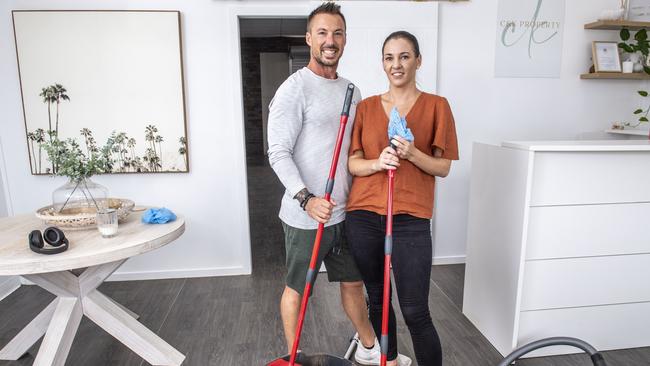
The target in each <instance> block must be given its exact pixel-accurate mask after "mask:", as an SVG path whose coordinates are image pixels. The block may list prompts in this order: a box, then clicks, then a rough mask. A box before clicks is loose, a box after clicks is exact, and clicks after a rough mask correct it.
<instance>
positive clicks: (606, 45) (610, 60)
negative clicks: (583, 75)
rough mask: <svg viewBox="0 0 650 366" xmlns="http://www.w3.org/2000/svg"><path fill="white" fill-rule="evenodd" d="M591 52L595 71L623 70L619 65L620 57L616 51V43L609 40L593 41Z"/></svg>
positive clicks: (613, 71)
mask: <svg viewBox="0 0 650 366" xmlns="http://www.w3.org/2000/svg"><path fill="white" fill-rule="evenodd" d="M591 52H592V59H593V61H594V69H595V71H596V72H611V73H617V72H618V73H620V72H623V69H622V67H621V58H620V56H619V53H618V43H616V42H610V41H593V42H592V46H591Z"/></svg>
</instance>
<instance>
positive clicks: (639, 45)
mask: <svg viewBox="0 0 650 366" xmlns="http://www.w3.org/2000/svg"><path fill="white" fill-rule="evenodd" d="M619 35H620V37H621V42H619V43H618V47H619V48H621V49H622V50H623V51H625V52H626V53H627V54H628V60H629V61H632V62H634V71H635V72H641V71H645V72H646V73H647V74H650V67H648V65H647V62H648V61H649V60H648V53H650V42H649V41H648V33H647V31H646V30H645V29H640V30H639V31H638V32H636V33H635V34H634V41H630V37H631V34H630V30H629V29H627V28H623V29H621V31H620V33H619Z"/></svg>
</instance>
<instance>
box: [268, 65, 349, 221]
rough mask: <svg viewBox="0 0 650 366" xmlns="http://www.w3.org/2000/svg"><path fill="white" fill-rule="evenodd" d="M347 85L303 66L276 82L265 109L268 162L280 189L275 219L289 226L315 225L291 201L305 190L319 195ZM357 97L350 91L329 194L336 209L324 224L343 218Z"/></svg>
mask: <svg viewBox="0 0 650 366" xmlns="http://www.w3.org/2000/svg"><path fill="white" fill-rule="evenodd" d="M348 83H349V81H348V80H347V79H344V78H342V77H340V76H339V77H338V78H337V79H334V80H332V79H326V78H323V77H321V76H318V75H316V74H315V73H314V72H312V71H311V70H309V69H308V68H306V67H305V68H302V69H300V70H298V71H297V72H295V73H294V74H292V75H291V76H290V77H289V78H288V79H287V80H286V81H285V82H284V83H282V85H281V86H280V87H279V88H278V90H277V92H276V93H275V96H274V97H273V100H272V101H271V104H270V105H269V118H268V133H267V136H268V143H269V150H268V154H269V162H270V163H271V167H272V168H273V170H274V171H275V174H277V176H278V178H280V181H281V182H282V184H283V185H284V187H285V188H286V191H285V193H284V196H283V197H282V206H281V207H280V214H279V217H280V219H281V220H282V221H283V222H285V223H286V224H287V225H289V226H293V227H296V228H299V229H316V228H317V226H318V223H317V222H316V221H315V220H314V219H312V218H311V217H309V215H307V213H306V212H305V211H304V210H303V209H302V208H300V205H299V204H298V201H296V200H295V199H293V197H294V196H295V195H296V193H298V192H299V191H300V190H301V189H303V188H305V187H306V188H307V189H308V190H309V191H310V192H311V193H313V194H315V195H316V196H319V197H323V196H324V195H325V185H326V183H327V175H328V173H329V169H330V165H331V162H332V156H333V153H334V147H335V145H336V137H337V133H338V129H339V125H340V116H341V110H342V109H343V101H344V99H345V93H346V89H347V86H348ZM360 99H361V95H360V93H359V90H358V89H355V92H354V96H353V98H352V106H351V108H350V116H349V118H348V123H347V125H346V129H345V135H344V139H343V145H342V147H341V154H340V156H339V161H338V165H337V170H336V178H335V182H334V191H333V192H332V199H333V200H334V202H336V206H335V207H334V210H333V212H332V217H331V219H330V220H329V221H328V222H327V224H326V226H329V225H334V224H337V223H339V222H341V221H343V220H344V219H345V204H346V202H347V198H348V193H349V191H350V183H351V181H352V178H351V176H350V174H349V173H348V168H347V163H348V147H349V146H350V132H351V131H352V124H353V121H354V115H355V112H356V104H357V103H358V102H359V100H360Z"/></svg>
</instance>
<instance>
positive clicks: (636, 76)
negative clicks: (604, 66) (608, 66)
mask: <svg viewBox="0 0 650 366" xmlns="http://www.w3.org/2000/svg"><path fill="white" fill-rule="evenodd" d="M580 79H622V80H650V75H648V74H646V73H643V72H633V73H629V74H624V73H622V72H594V73H590V74H581V75H580Z"/></svg>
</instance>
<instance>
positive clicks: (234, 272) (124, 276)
mask: <svg viewBox="0 0 650 366" xmlns="http://www.w3.org/2000/svg"><path fill="white" fill-rule="evenodd" d="M250 274H251V271H250V269H247V268H244V267H215V268H192V269H179V270H171V271H134V272H119V271H118V272H115V273H113V274H112V275H111V276H110V277H109V278H108V279H107V280H106V281H137V280H161V279H171V278H196V277H221V276H241V275H250Z"/></svg>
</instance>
